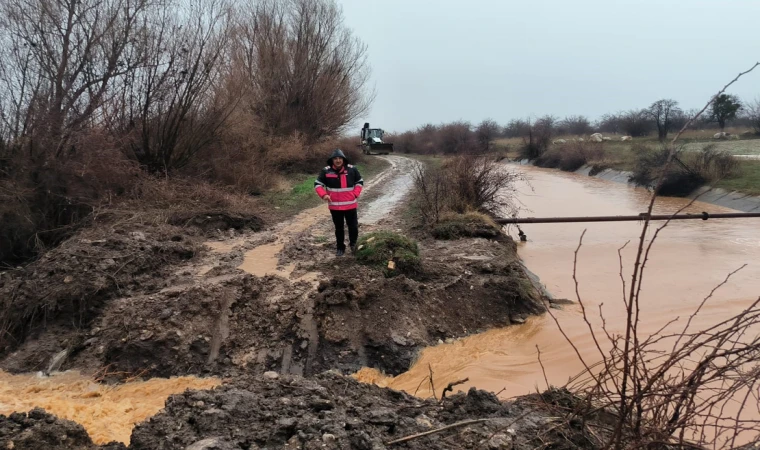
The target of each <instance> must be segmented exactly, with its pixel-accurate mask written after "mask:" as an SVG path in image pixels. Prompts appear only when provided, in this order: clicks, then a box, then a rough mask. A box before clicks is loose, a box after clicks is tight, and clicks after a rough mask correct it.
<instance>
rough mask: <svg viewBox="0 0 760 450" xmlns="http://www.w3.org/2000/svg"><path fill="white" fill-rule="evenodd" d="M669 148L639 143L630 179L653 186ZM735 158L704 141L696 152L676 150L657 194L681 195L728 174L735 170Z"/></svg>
mask: <svg viewBox="0 0 760 450" xmlns="http://www.w3.org/2000/svg"><path fill="white" fill-rule="evenodd" d="M669 151H670V150H669V149H668V148H667V147H661V148H659V149H652V148H647V147H642V148H641V150H640V152H639V153H638V155H637V157H636V165H635V168H634V171H633V174H632V175H631V177H630V181H631V182H633V183H635V184H637V185H639V186H645V187H650V188H651V187H654V186H655V184H656V183H657V180H658V179H659V178H660V176H661V175H662V173H663V170H664V167H665V162H666V161H667V158H668V153H669ZM737 169H738V162H737V161H736V159H735V158H734V157H733V156H731V154H729V153H727V152H724V151H719V150H716V149H715V146H714V145H707V146H705V147H704V148H703V149H702V150H701V151H698V152H685V151H682V150H677V151H676V154H675V156H674V159H673V161H672V162H671V164H670V167H669V168H668V172H667V173H666V174H665V177H664V179H663V181H662V186H661V187H660V192H659V193H660V194H661V195H669V196H675V197H684V196H687V195H689V194H691V193H692V192H694V191H695V190H696V189H698V188H699V187H701V186H703V185H705V184H710V183H714V182H717V181H719V180H722V179H724V178H730V177H731V176H733V175H734V174H736V172H737Z"/></svg>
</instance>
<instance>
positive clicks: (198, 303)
mask: <svg viewBox="0 0 760 450" xmlns="http://www.w3.org/2000/svg"><path fill="white" fill-rule="evenodd" d="M309 289H310V287H309V286H308V285H307V284H306V283H300V284H296V285H293V284H290V283H288V282H287V281H285V280H283V279H281V278H277V277H265V278H258V277H255V276H252V275H248V274H243V273H240V272H239V271H235V273H233V274H226V275H213V276H208V277H206V278H205V279H204V280H200V281H198V282H196V283H193V284H189V285H185V286H175V287H172V288H169V289H164V290H162V291H160V292H158V293H155V294H151V295H142V296H135V297H125V298H119V299H116V300H114V301H112V302H110V303H109V304H108V306H107V307H106V308H105V309H104V311H103V313H102V314H101V317H100V318H99V320H98V321H96V322H94V323H93V326H92V328H91V329H90V330H89V332H88V333H87V340H86V348H85V349H84V350H83V351H82V352H81V353H80V354H78V355H75V356H74V357H73V361H72V363H71V364H72V365H73V366H75V367H78V368H81V367H90V368H97V367H108V370H109V372H112V373H114V374H117V375H118V376H117V378H123V376H129V375H135V374H142V375H145V376H160V377H168V376H174V375H185V374H209V373H213V374H218V375H222V376H236V375H239V374H241V373H261V372H264V371H266V370H278V371H283V372H289V373H297V374H302V373H303V371H304V364H305V359H306V349H307V346H308V333H307V332H306V331H304V326H303V325H302V321H301V317H303V315H304V314H305V312H304V304H303V302H302V298H303V295H304V293H305V292H307V291H308V290H309Z"/></svg>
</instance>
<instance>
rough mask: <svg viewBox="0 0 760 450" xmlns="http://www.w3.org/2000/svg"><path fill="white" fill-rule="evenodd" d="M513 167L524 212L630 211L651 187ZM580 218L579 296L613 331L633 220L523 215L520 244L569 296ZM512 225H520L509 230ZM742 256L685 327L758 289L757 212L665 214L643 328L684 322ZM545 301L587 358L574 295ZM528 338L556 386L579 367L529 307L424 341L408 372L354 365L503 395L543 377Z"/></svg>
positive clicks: (400, 381)
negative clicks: (695, 216) (557, 220)
mask: <svg viewBox="0 0 760 450" xmlns="http://www.w3.org/2000/svg"><path fill="white" fill-rule="evenodd" d="M512 168H514V169H516V170H520V171H522V172H523V173H524V174H525V175H526V176H527V177H528V178H529V180H530V184H531V186H532V189H531V188H530V187H528V186H526V185H523V186H521V187H520V196H519V198H520V201H521V202H522V203H523V206H524V211H523V212H522V213H521V216H524V217H530V216H534V217H541V216H587V215H632V214H638V213H640V212H643V211H646V207H647V204H648V201H649V198H650V197H649V193H648V192H647V191H646V190H644V189H640V188H634V187H630V186H627V185H625V184H621V183H614V182H610V181H605V180H599V179H596V178H593V177H587V176H583V175H578V174H573V173H565V172H559V171H556V170H548V169H540V168H536V167H532V166H512ZM686 202H687V201H686V200H684V199H678V198H661V199H659V200H658V201H657V203H656V206H655V212H656V213H662V214H664V213H672V212H674V211H676V210H677V209H679V208H680V207H682V206H683V205H684V204H685V203H686ZM701 211H707V212H711V213H718V212H731V211H733V210H730V209H727V208H723V207H719V206H714V205H711V204H706V203H701V202H696V203H694V204H693V205H692V206H691V207H689V208H688V209H687V210H686V212H696V213H698V212H701ZM660 224H661V223H660ZM656 226H658V224H655V227H656ZM584 229H585V230H586V235H585V238H584V241H583V246H582V247H581V249H580V251H579V256H578V271H577V276H578V280H579V292H580V296H581V298H582V299H583V301H584V304H585V305H586V307H587V309H588V310H590V311H591V322H592V323H593V325H594V327H595V328H596V329H599V328H600V326H601V321H600V320H599V318H598V311H599V307H600V305H602V311H603V313H604V317H605V319H606V322H607V327H608V329H609V330H610V331H611V332H615V331H618V332H619V331H621V330H622V329H623V327H624V324H625V322H624V317H625V316H624V312H625V311H624V309H623V306H622V295H623V291H622V285H621V280H620V275H619V259H618V253H617V250H618V248H620V247H621V246H623V245H624V244H625V243H626V242H627V241H630V243H629V244H628V246H627V247H626V249H624V250H623V251H622V255H623V264H624V274H625V280H626V282H630V273H631V268H632V265H633V261H634V257H635V247H636V243H637V239H638V236H639V235H640V232H641V224H640V223H638V222H610V223H575V224H533V225H524V226H523V230H524V231H525V233H526V234H527V235H528V238H529V241H528V242H526V243H521V244H520V245H519V250H518V252H519V254H520V256H521V257H522V259H523V260H524V262H525V265H526V266H527V267H528V268H529V269H530V270H531V271H532V272H534V273H535V274H536V275H538V276H539V277H540V279H541V282H542V283H543V284H544V285H545V286H546V288H547V289H548V291H549V292H550V293H551V294H552V295H553V296H554V297H556V298H566V299H571V300H575V299H576V294H575V284H574V282H573V278H572V272H573V254H574V251H575V250H576V248H577V246H578V242H579V238H580V236H581V233H582V232H583V230H584ZM512 234H513V235H514V234H516V231H515V230H512ZM651 234H652V233H650V236H651ZM745 263H747V264H748V265H747V267H746V268H744V269H743V270H742V271H740V272H739V273H737V274H736V275H734V276H733V277H732V278H731V280H730V282H729V283H728V285H726V286H724V287H722V288H721V289H719V290H718V291H717V292H716V293H715V295H714V296H713V298H712V299H711V300H710V301H709V302H708V304H707V305H706V307H705V308H704V309H703V310H702V312H701V313H700V314H699V315H697V317H696V318H695V319H694V321H693V327H692V329H696V328H700V327H701V328H704V327H706V326H707V325H710V324H714V323H717V322H718V321H719V320H720V319H723V318H727V317H730V316H732V315H734V314H736V313H738V312H740V311H741V310H742V309H743V308H744V307H746V306H747V305H748V304H749V303H751V302H752V301H753V300H755V299H757V298H758V296H759V295H760V221H759V220H758V219H733V220H722V221H721V220H708V221H706V222H705V221H701V220H700V221H696V220H695V221H679V222H674V223H672V224H670V225H669V226H668V227H667V228H665V229H664V230H663V231H662V232H661V233H660V235H659V237H658V240H657V243H656V244H655V246H654V248H653V251H652V254H651V258H650V261H649V262H648V269H647V271H646V273H645V282H644V287H643V289H642V294H641V305H642V317H643V318H644V319H643V322H642V324H641V326H640V328H641V331H642V333H644V334H651V333H653V332H655V331H657V330H658V329H659V328H660V327H661V326H663V325H664V324H665V323H667V322H668V321H670V320H671V319H674V318H679V321H678V322H677V323H678V324H681V328H682V327H683V324H684V323H685V321H686V320H687V319H688V317H689V315H691V314H692V313H693V311H694V310H695V308H696V307H697V305H698V304H699V303H700V302H701V301H702V299H704V298H705V297H706V296H707V295H708V294H709V292H710V291H711V290H712V289H713V288H714V287H715V286H717V285H718V284H719V283H720V282H721V281H723V280H724V279H725V277H726V275H727V274H728V273H730V272H732V271H734V270H736V269H737V268H739V267H740V266H741V265H742V264H745ZM552 312H553V313H554V315H555V316H556V317H557V318H558V320H559V321H560V324H561V325H562V327H563V329H564V330H565V332H566V333H567V334H568V336H569V337H570V338H571V339H572V340H573V342H574V343H575V345H576V346H577V347H578V349H579V351H580V352H581V354H582V355H583V356H584V358H586V359H587V361H590V362H594V361H598V360H599V359H600V357H599V354H598V351H597V350H596V348H595V346H594V344H593V340H592V339H591V335H590V332H589V330H588V328H587V326H586V324H585V323H584V322H583V320H582V315H581V312H580V308H579V307H578V306H577V305H571V306H565V307H564V309H563V310H561V311H557V310H552ZM536 347H538V348H539V349H540V351H541V361H542V362H543V364H544V366H545V368H546V375H547V378H548V380H549V383H551V384H553V385H564V384H565V383H566V382H567V381H568V379H569V378H570V377H572V376H574V375H576V374H577V373H578V372H579V371H580V370H581V369H582V364H581V363H580V362H579V360H578V358H577V356H576V355H575V352H574V350H573V349H572V348H571V347H570V346H569V344H567V343H566V341H565V339H564V338H563V337H562V335H561V334H560V332H559V330H558V328H557V325H556V324H555V323H554V321H553V320H552V318H551V317H550V316H548V315H544V316H542V317H533V318H530V319H529V320H528V321H527V322H526V323H525V324H523V325H514V326H511V327H508V328H505V329H497V330H491V331H488V332H485V333H482V334H479V335H475V336H471V337H468V338H465V339H462V340H459V341H456V342H453V343H449V344H443V345H439V346H436V347H432V348H428V349H426V350H424V351H423V352H422V354H421V355H420V358H419V360H418V361H417V362H416V364H415V365H414V366H413V367H412V368H411V369H410V370H409V371H408V372H406V373H404V374H401V375H399V376H397V377H395V378H386V377H383V376H382V374H379V373H377V372H376V371H373V370H367V369H365V370H363V371H361V372H360V373H359V374H357V378H359V379H360V380H364V381H369V382H376V383H377V384H379V385H381V386H389V387H392V388H396V389H402V390H405V391H407V392H410V393H414V392H417V395H421V396H429V395H431V390H430V386H429V383H427V382H425V381H423V380H425V379H426V378H427V377H428V375H429V371H430V370H431V369H432V371H433V374H434V377H433V378H434V382H435V387H436V391H437V392H438V393H440V391H441V389H442V388H443V387H444V386H446V385H447V384H448V383H449V382H452V381H456V380H461V379H465V378H469V382H467V383H465V384H463V385H462V386H460V388H461V389H463V390H466V389H467V388H468V387H470V386H476V387H478V388H481V389H488V390H492V391H495V392H500V394H499V395H500V396H501V397H503V398H507V397H512V396H515V395H520V394H525V393H528V392H530V391H534V390H535V389H536V388H537V387H538V388H544V387H545V381H544V377H543V374H542V371H541V367H540V365H539V364H538V358H537V350H536Z"/></svg>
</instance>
